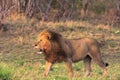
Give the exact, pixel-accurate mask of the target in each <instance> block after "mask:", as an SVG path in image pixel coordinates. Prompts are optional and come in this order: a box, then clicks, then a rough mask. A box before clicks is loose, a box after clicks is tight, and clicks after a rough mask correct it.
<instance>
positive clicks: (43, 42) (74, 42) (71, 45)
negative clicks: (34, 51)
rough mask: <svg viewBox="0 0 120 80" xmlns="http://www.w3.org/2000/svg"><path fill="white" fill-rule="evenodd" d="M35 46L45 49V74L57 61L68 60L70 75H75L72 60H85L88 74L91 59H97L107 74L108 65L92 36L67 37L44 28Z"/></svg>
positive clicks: (88, 73)
mask: <svg viewBox="0 0 120 80" xmlns="http://www.w3.org/2000/svg"><path fill="white" fill-rule="evenodd" d="M35 46H36V47H37V48H38V50H39V51H43V54H44V55H45V60H46V69H45V72H44V76H47V75H48V72H49V70H50V68H51V66H52V64H53V63H55V62H62V61H64V62H66V65H67V68H68V71H69V75H70V76H73V70H72V62H78V61H80V60H83V62H84V65H85V70H86V74H85V76H89V75H90V72H91V60H92V59H93V61H95V62H96V63H97V64H98V65H99V66H100V67H101V68H102V69H103V75H106V65H107V63H104V62H103V60H102V58H101V53H100V47H99V43H98V42H97V40H95V39H92V38H81V39H65V38H63V37H62V35H60V34H59V33H57V32H55V31H52V30H43V31H42V32H41V33H40V34H39V35H38V37H37V40H36V44H35Z"/></svg>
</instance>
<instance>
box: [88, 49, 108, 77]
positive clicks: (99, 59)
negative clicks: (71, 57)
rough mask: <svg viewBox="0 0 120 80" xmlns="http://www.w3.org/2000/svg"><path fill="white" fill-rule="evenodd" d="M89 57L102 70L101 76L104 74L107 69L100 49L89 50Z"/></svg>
mask: <svg viewBox="0 0 120 80" xmlns="http://www.w3.org/2000/svg"><path fill="white" fill-rule="evenodd" d="M90 57H91V58H92V59H93V61H95V63H97V64H98V65H99V66H100V67H101V68H102V70H103V76H106V74H107V71H106V66H107V64H106V63H104V62H103V60H102V57H101V54H100V50H99V49H98V50H90Z"/></svg>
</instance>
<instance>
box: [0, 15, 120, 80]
mask: <svg viewBox="0 0 120 80" xmlns="http://www.w3.org/2000/svg"><path fill="white" fill-rule="evenodd" d="M11 19H13V20H11ZM6 23H7V24H6V25H5V26H7V28H8V31H7V32H0V61H1V62H0V80H120V77H119V75H120V71H119V69H120V54H119V53H120V47H119V46H120V33H119V32H120V30H119V28H116V27H114V28H113V27H112V28H111V27H110V26H108V25H104V24H98V25H94V24H91V23H89V22H86V21H69V22H59V23H57V22H56V23H53V22H47V23H46V22H39V21H36V20H35V19H26V18H25V17H20V18H19V17H12V18H8V19H7V21H6ZM46 28H47V29H48V28H49V29H54V30H56V31H58V32H60V33H61V34H62V35H63V36H64V37H65V38H68V39H71V38H80V37H93V38H95V39H97V40H99V39H100V38H101V36H102V35H104V36H105V41H106V42H105V46H103V47H102V48H101V52H102V56H103V59H104V61H105V62H108V63H109V64H110V66H109V67H108V68H107V69H108V70H107V71H108V75H107V77H106V78H104V77H103V76H102V71H101V68H100V67H99V66H97V65H96V64H94V62H93V63H92V74H91V76H90V77H88V78H84V77H83V76H84V73H85V72H84V65H83V62H78V63H74V64H73V69H74V77H73V78H69V77H68V72H67V69H66V66H65V63H64V62H63V63H57V64H55V65H54V66H53V68H52V70H51V71H50V74H49V76H48V77H46V78H44V77H43V72H44V68H45V61H44V56H43V55H38V54H36V50H35V49H34V46H33V45H34V41H35V38H36V36H37V34H38V33H39V32H40V31H41V30H43V29H46Z"/></svg>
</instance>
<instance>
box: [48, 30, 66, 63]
mask: <svg viewBox="0 0 120 80" xmlns="http://www.w3.org/2000/svg"><path fill="white" fill-rule="evenodd" d="M47 31H48V33H49V34H50V35H51V39H50V40H49V41H50V43H51V52H47V53H46V60H47V61H50V62H52V63H54V62H61V61H65V60H66V57H67V56H66V53H65V51H64V50H63V49H62V46H61V42H60V38H62V35H60V34H58V33H57V32H54V31H51V30H47Z"/></svg>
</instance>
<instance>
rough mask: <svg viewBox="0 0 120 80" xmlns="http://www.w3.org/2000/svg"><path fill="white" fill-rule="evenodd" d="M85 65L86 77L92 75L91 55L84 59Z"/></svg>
mask: <svg viewBox="0 0 120 80" xmlns="http://www.w3.org/2000/svg"><path fill="white" fill-rule="evenodd" d="M83 62H84V65H85V71H86V73H85V77H87V76H89V75H90V73H91V57H90V56H89V55H87V56H86V57H85V58H84V59H83Z"/></svg>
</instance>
